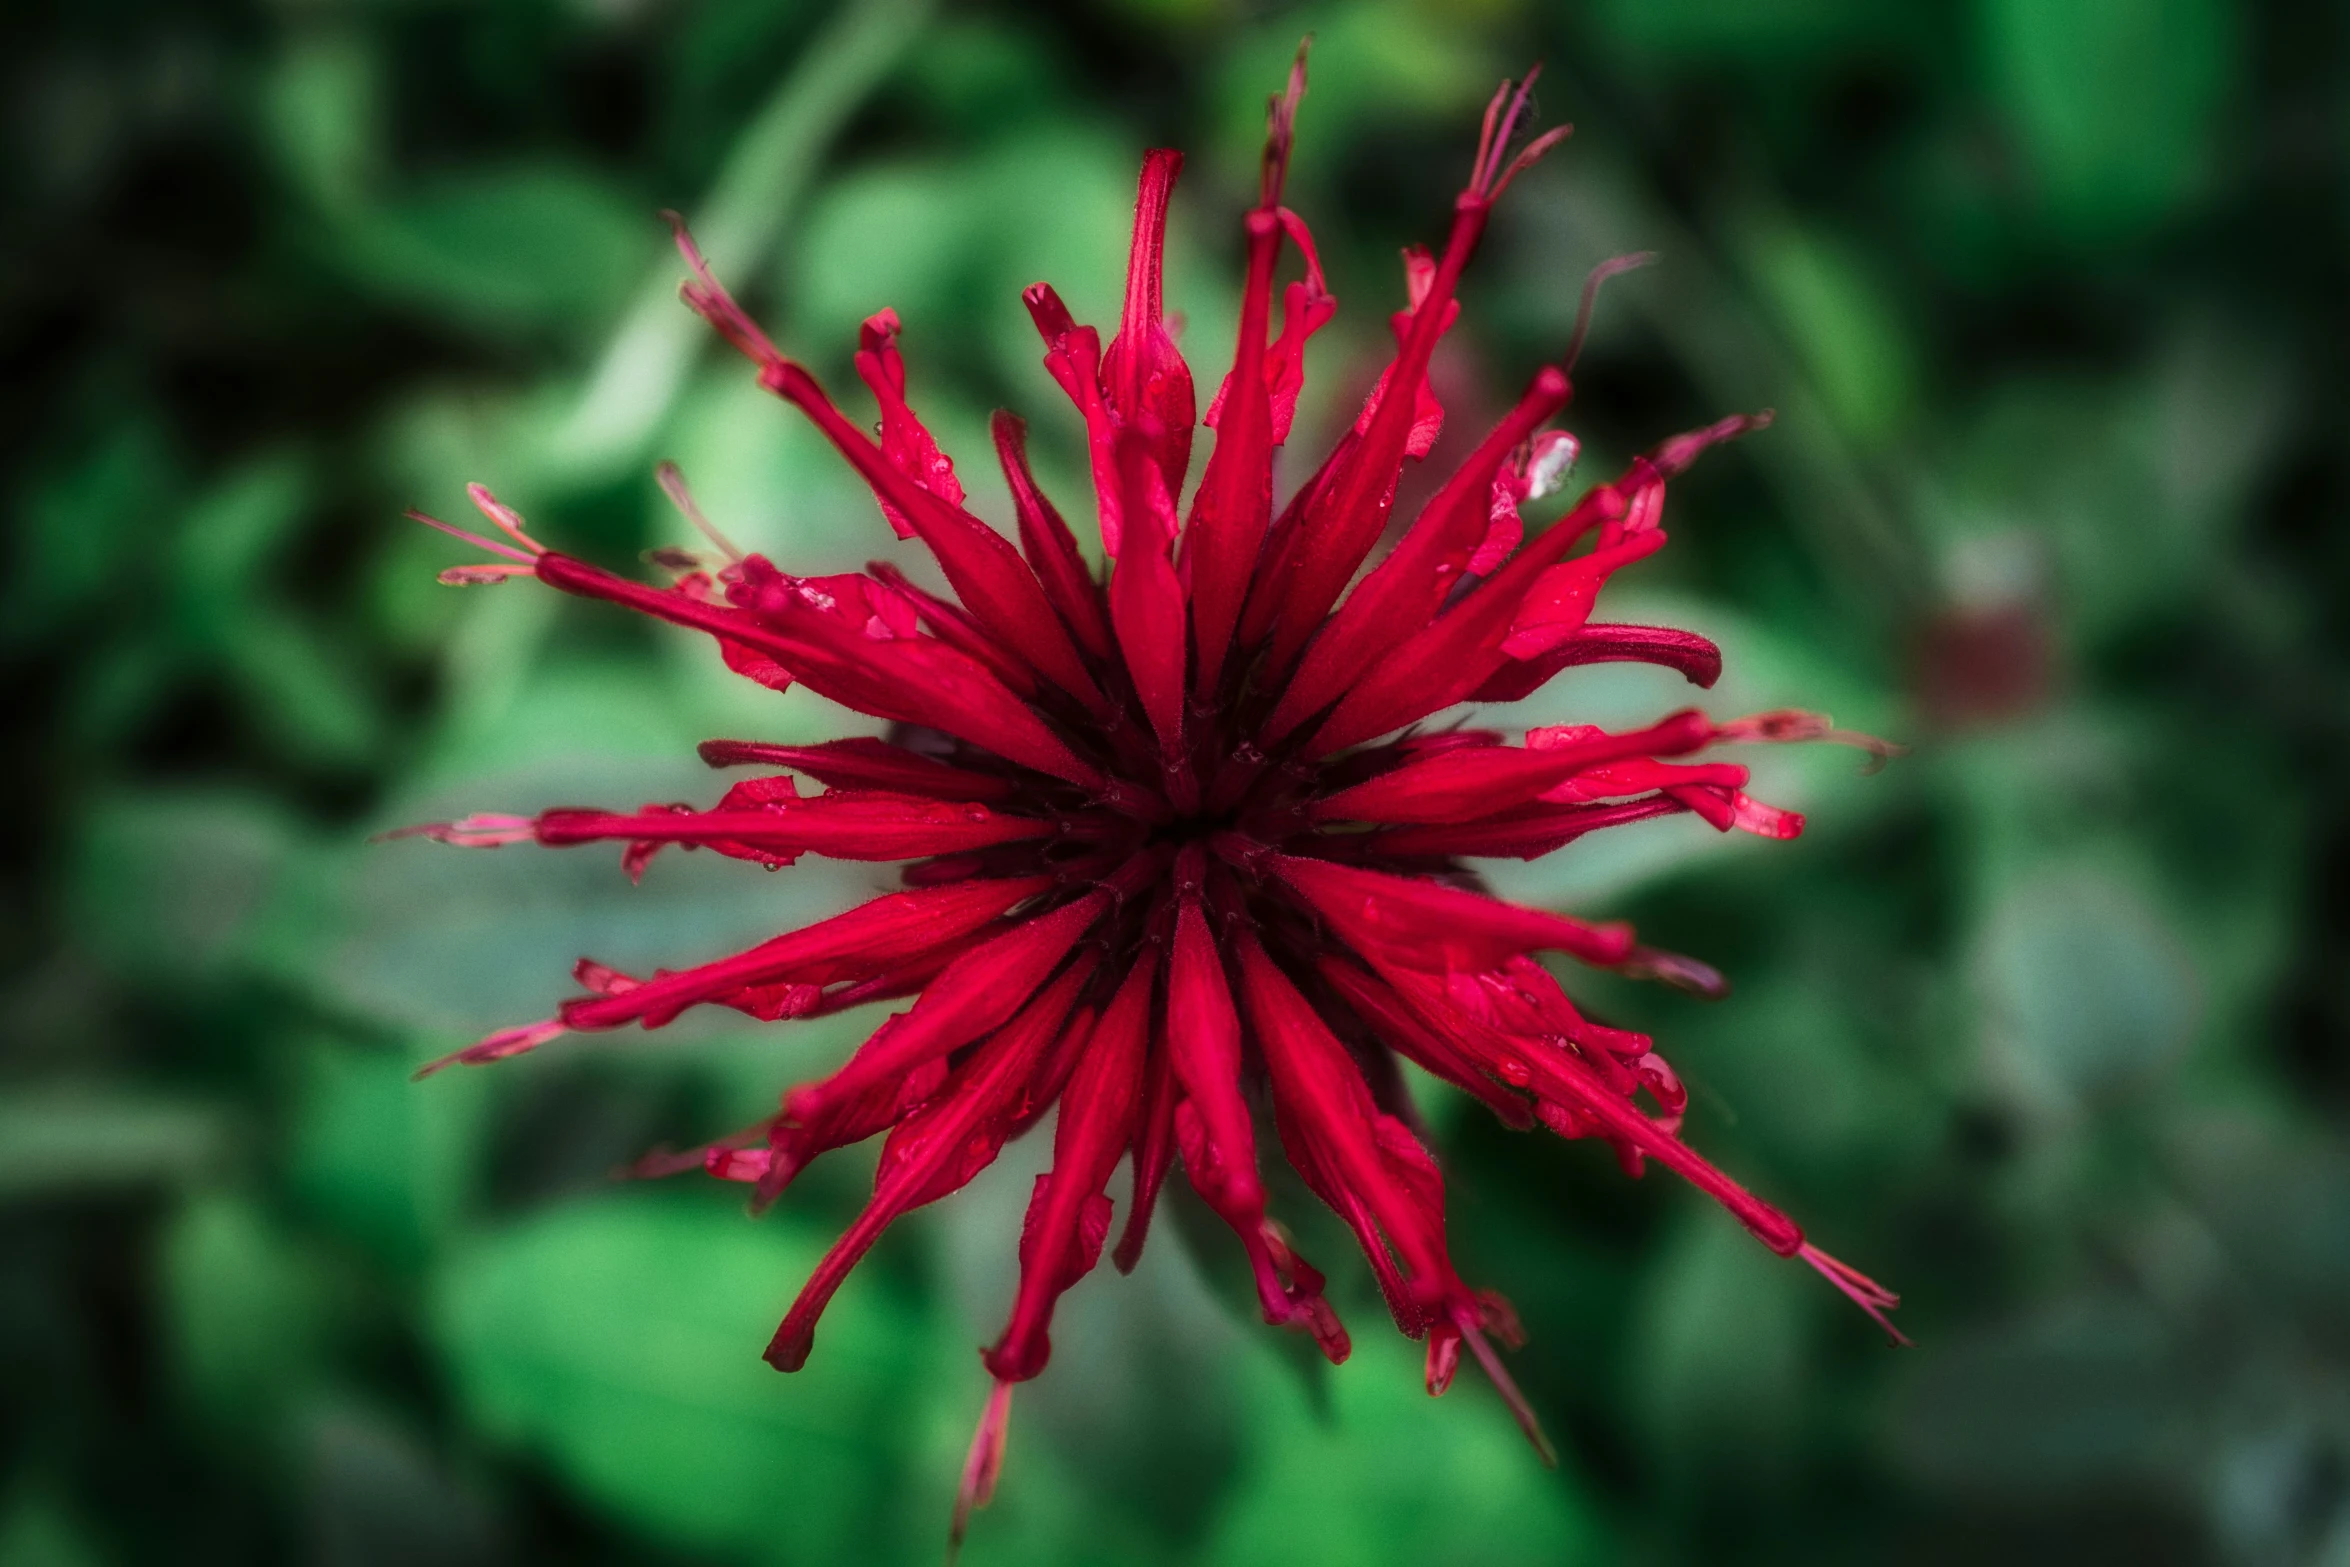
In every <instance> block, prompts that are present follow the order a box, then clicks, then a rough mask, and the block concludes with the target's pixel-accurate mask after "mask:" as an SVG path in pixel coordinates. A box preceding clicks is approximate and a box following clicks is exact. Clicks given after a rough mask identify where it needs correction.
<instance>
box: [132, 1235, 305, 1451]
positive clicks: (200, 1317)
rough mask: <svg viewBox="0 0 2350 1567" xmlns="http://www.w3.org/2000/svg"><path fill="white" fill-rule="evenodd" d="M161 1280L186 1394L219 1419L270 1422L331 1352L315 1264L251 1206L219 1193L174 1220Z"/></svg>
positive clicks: (167, 1237) (165, 1244) (165, 1247)
mask: <svg viewBox="0 0 2350 1567" xmlns="http://www.w3.org/2000/svg"><path fill="white" fill-rule="evenodd" d="M163 1275H164V1291H165V1300H166V1302H167V1304H168V1308H169V1312H170V1317H169V1320H170V1325H171V1343H172V1348H173V1351H174V1361H175V1364H176V1367H177V1370H178V1373H179V1376H180V1379H181V1384H182V1386H183V1387H184V1388H185V1390H186V1391H187V1393H188V1394H189V1396H190V1397H192V1398H193V1399H194V1401H195V1402H196V1404H197V1405H198V1406H199V1407H200V1408H202V1409H203V1410H204V1411H205V1412H206V1413H207V1414H208V1415H209V1416H211V1417H212V1418H214V1419H216V1420H220V1421H223V1422H227V1423H231V1424H237V1425H267V1424H269V1423H272V1422H274V1421H275V1420H276V1419H277V1418H278V1417H279V1416H281V1415H282V1414H283V1413H284V1411H285V1408H286V1406H287V1404H288V1403H289V1401H290V1400H292V1399H293V1398H294V1397H295V1396H296V1395H297V1394H298V1393H299V1392H300V1391H301V1389H302V1388H303V1387H304V1386H305V1385H306V1384H307V1383H308V1381H309V1379H310V1378H311V1377H312V1376H313V1375H314V1374H315V1373H316V1371H317V1369H318V1361H319V1358H320V1356H321V1354H322V1352H323V1351H324V1349H325V1346H326V1339H327V1331H328V1326H329V1323H328V1315H327V1307H328V1304H329V1302H328V1297H327V1292H326V1289H325V1287H324V1281H323V1279H322V1277H321V1276H320V1274H319V1272H318V1269H317V1268H316V1266H315V1265H314V1264H313V1263H312V1261H311V1259H310V1258H308V1257H307V1256H305V1255H304V1254H303V1253H302V1252H301V1250H300V1249H299V1248H298V1247H297V1246H296V1244H295V1243H294V1241H293V1240H292V1239H291V1238H290V1237H289V1236H287V1235H286V1234H285V1233H284V1232H283V1231H282V1230H281V1229H280V1228H279V1227H278V1225H277V1224H276V1223H275V1222H274V1221H273V1220H272V1219H271V1218H270V1217H269V1216H268V1214H266V1213H265V1212H263V1211H262V1210H261V1209H260V1208H259V1207H258V1206H256V1205H255V1204H254V1203H252V1202H251V1201H250V1200H248V1199H245V1198H242V1197H236V1196H229V1195H225V1194H224V1195H213V1196H206V1197H201V1198H198V1199H196V1200H195V1201H193V1202H191V1203H189V1204H188V1205H187V1207H185V1208H184V1209H182V1210H181V1212H180V1214H179V1216H178V1217H177V1218H176V1219H175V1220H174V1221H173V1223H172V1226H171V1228H170V1230H169V1231H168V1232H167V1233H166V1234H165V1236H164V1240H163Z"/></svg>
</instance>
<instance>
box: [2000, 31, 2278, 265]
mask: <svg viewBox="0 0 2350 1567" xmlns="http://www.w3.org/2000/svg"><path fill="white" fill-rule="evenodd" d="M1977 16H1978V18H1979V21H1980V24H1981V30H1982V38H1983V46H1984V50H1985V54H1986V57H1987V60H1988V64H1989V67H1990V77H1991V86H1992V90H1993V91H1994V93H1995V94H1996V95H1997V98H1998V101H1999V104H2000V107H2001V108H2002V109H2003V110H2004V111H2005V114H2006V116H2007V120H2008V123H2009V126H2010V128H2011V129H2012V131H2013V132H2014V135H2015V138H2016V140H2017V142H2018V143H2019V144H2020V146H2021V148H2022V151H2023V153H2024V156H2025V158H2026V159H2027V160H2028V162H2029V163H2030V165H2031V168H2032V171H2033V173H2034V175H2035V176H2036V178H2037V180H2038V184H2039V195H2040V198H2041V202H2042V204H2043V207H2044V210H2045V213H2046V216H2047V218H2048V221H2049V222H2050V223H2051V224H2052V225H2053V226H2054V227H2055V228H2056V229H2057V230H2058V231H2059V232H2061V233H2064V234H2067V235H2069V236H2072V237H2076V238H2080V239H2085V240H2103V239H2112V238H2119V237H2126V236H2127V235H2128V234H2130V233H2132V232H2134V231H2136V230H2139V229H2141V228H2144V227H2146V226H2148V225H2151V224H2153V223H2156V222H2159V221H2160V220H2161V219H2163V218H2164V217H2166V216H2168V215H2169V214H2170V213H2171V212H2173V211H2174V210H2176V209H2177V208H2178V207H2179V206H2180V204H2181V203H2183V202H2184V201H2186V200H2187V199H2188V198H2189V197H2191V196H2192V195H2194V194H2195V192H2196V190H2197V188H2198V186H2199V184H2200V183H2201V181H2202V180H2203V178H2204V177H2205V176H2206V175H2208V174H2209V173H2210V172H2211V166H2212V162H2213V157H2214V152H2215V143H2216V140H2217V137H2218V133H2219V130H2220V117H2221V111H2222V110H2223V109H2224V108H2225V107H2226V104H2227V99H2228V96H2229V93H2230V92H2231V90H2232V89H2233V88H2234V86H2235V77H2236V70H2237V61H2238V59H2239V57H2240V53H2241V49H2240V39H2239V36H2238V27H2239V23H2238V21H2237V12H2236V10H2235V8H2234V7H2232V6H2230V5H2228V4H2226V3H2225V0H1979V3H1978V6H1977Z"/></svg>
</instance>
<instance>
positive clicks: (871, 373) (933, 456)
mask: <svg viewBox="0 0 2350 1567" xmlns="http://www.w3.org/2000/svg"><path fill="white" fill-rule="evenodd" d="M899 330H900V328H899V325H898V313H897V312H896V311H894V310H883V311H881V312H880V313H879V314H877V315H873V316H868V317H867V318H866V320H865V324H864V326H863V327H862V328H860V329H859V331H858V348H857V357H856V365H857V375H858V377H859V378H860V379H862V380H863V381H864V383H865V384H866V385H867V386H869V387H871V388H872V389H873V396H874V399H875V400H876V401H877V402H879V403H880V404H881V454H882V455H883V456H884V457H886V458H888V459H889V461H890V464H891V466H893V467H894V468H896V469H897V470H898V472H900V473H902V474H904V475H905V476H906V477H907V478H909V479H911V480H913V481H914V482H915V483H916V484H918V485H920V486H921V487H922V488H923V489H925V490H928V491H929V492H930V493H931V494H933V495H935V496H937V497H938V498H939V499H940V500H942V501H944V502H946V503H947V504H948V505H949V506H961V505H962V504H963V486H962V484H961V483H960V482H959V481H958V480H957V479H956V478H955V465H954V463H953V461H952V460H951V459H949V458H948V457H947V456H946V454H945V453H943V452H941V451H940V450H939V449H938V442H937V441H935V440H933V439H931V435H930V432H929V431H928V430H926V429H924V428H923V426H922V421H921V420H919V419H917V418H915V417H914V411H913V409H911V408H909V407H907V406H906V361H905V358H904V356H902V355H901V354H899V352H898V344H897V338H898V332H899ZM875 499H877V500H878V501H880V503H881V515H882V516H883V517H885V518H886V519H888V522H889V525H890V527H891V528H892V529H893V530H895V531H896V533H897V536H898V537H899V538H901V539H910V538H912V537H913V536H914V524H913V523H912V522H911V521H909V520H908V519H907V517H906V515H905V513H904V512H901V511H900V510H898V509H897V507H895V506H893V505H891V504H890V501H889V498H888V497H887V496H886V495H880V494H878V493H877V494H876V496H875Z"/></svg>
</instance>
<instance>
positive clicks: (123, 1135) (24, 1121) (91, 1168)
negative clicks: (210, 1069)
mask: <svg viewBox="0 0 2350 1567" xmlns="http://www.w3.org/2000/svg"><path fill="white" fill-rule="evenodd" d="M229 1132H230V1125H229V1122H228V1120H227V1118H226V1117H225V1116H223V1115H222V1114H221V1112H220V1110H219V1108H218V1107H217V1106H214V1105H210V1104H206V1103H203V1102H200V1101H197V1100H191V1099H183V1098H178V1097H172V1096H166V1095H163V1094H159V1093H155V1092H153V1091H151V1090H127V1091H126V1090H114V1089H106V1088H100V1087H96V1086H89V1085H60V1086H57V1087H54V1088H40V1089H36V1088H30V1087H19V1088H16V1089H14V1090H12V1092H11V1093H10V1094H9V1096H8V1099H7V1102H6V1103H4V1104H0V1197H22V1196H27V1195H51V1194H57V1193H89V1192H94V1191H118V1190H122V1189H124V1188H135V1187H142V1186H149V1185H163V1184H177V1183H180V1182H185V1181H188V1180H191V1179H193V1178H195V1177H197V1176H199V1175H201V1174H202V1173H204V1172H205V1171H207V1170H210V1169H212V1168H214V1167H215V1166H216V1165H217V1164H218V1163H219V1162H220V1160H221V1156H222V1155H223V1154H224V1153H226V1152H227V1151H228V1148H229ZM101 1150H102V1152H101Z"/></svg>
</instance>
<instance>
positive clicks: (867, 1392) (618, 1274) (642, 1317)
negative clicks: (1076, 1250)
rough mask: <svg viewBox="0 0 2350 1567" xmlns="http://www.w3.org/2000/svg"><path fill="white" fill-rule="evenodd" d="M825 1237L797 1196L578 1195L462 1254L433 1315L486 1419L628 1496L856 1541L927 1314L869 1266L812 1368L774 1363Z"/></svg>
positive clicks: (798, 1543)
mask: <svg viewBox="0 0 2350 1567" xmlns="http://www.w3.org/2000/svg"><path fill="white" fill-rule="evenodd" d="M823 1244H824V1243H823V1241H822V1240H821V1239H820V1238H819V1237H818V1236H817V1235H816V1234H815V1233H813V1232H812V1231H811V1230H810V1229H809V1228H807V1227H805V1226H804V1225H803V1224H801V1223H800V1222H798V1221H797V1220H795V1219H794V1218H793V1217H792V1216H790V1215H789V1214H781V1215H777V1216H773V1217H770V1218H769V1219H767V1220H765V1221H763V1222H760V1223H753V1222H751V1221H750V1220H748V1219H745V1218H744V1217H742V1216H741V1214H740V1213H739V1212H736V1211H734V1210H732V1209H731V1208H713V1207H707V1206H693V1205H688V1204H685V1203H681V1202H677V1201H661V1200H654V1199H647V1198H644V1197H638V1196H630V1197H625V1198H611V1199H598V1200H595V1201H591V1202H585V1203H578V1204H574V1205H571V1206H568V1207H564V1208H560V1209H555V1210H552V1211H549V1212H546V1213H542V1214H540V1215H538V1216H536V1217H534V1218H532V1219H529V1220H527V1221H526V1222H524V1223H522V1224H520V1225H518V1226H516V1227H514V1228H513V1229H510V1230H506V1231H504V1232H502V1233H499V1234H495V1235H491V1236H486V1237H484V1238H482V1239H481V1240H480V1241H479V1242H478V1243H476V1244H474V1245H473V1246H471V1247H469V1248H467V1249H466V1250H464V1251H462V1252H460V1253H459V1254H458V1255H457V1256H455V1257H454V1258H452V1259H451V1260H450V1262H449V1263H448V1264H447V1266H446V1267H445V1269H444V1270H443V1272H442V1274H441V1277H440V1279H439V1281H438V1285H437V1288H436V1291H435V1304H434V1309H433V1313H432V1326H433V1332H434V1335H435V1337H436V1339H437V1341H438V1342H439V1344H440V1347H441V1351H442V1353H443V1354H444V1356H446V1358H447V1360H448V1362H449V1365H450V1368H451V1370H452V1372H453V1373H454V1375H455V1377H456V1381H457V1386H458V1389H459V1392H460V1394H461V1395H462V1397H463V1399H464V1402H465V1404H466V1406H467V1408H468V1409H469V1410H470V1412H471V1414H472V1417H473V1418H474V1419H475V1420H477V1421H479V1422H480V1423H481V1425H482V1426H483V1427H484V1428H485V1429H486V1430H488V1431H490V1432H491V1433H493V1434H495V1435H496V1436H498V1437H499V1438H501V1439H502V1440H504V1441H507V1442H510V1443H512V1444H514V1445H516V1446H519V1447H523V1448H527V1449H529V1450H532V1451H534V1452H537V1453H539V1454H541V1455H542V1456H544V1457H545V1458H546V1459H547V1461H548V1462H550V1463H551V1464H553V1465H554V1467H555V1469H556V1470H557V1471H558V1472H559V1473H561V1474H562V1475H563V1476H564V1477H565V1478H566V1479H567V1480H569V1481H570V1483H571V1484H572V1485H574V1486H575V1487H577V1488H578V1489H579V1491H580V1492H581V1493H582V1494H583V1495H585V1496H588V1497H590V1498H592V1499H594V1500H595V1501H596V1502H597V1503H599V1504H601V1505H602V1506H603V1507H605V1508H607V1509H609V1510H610V1511H611V1512H612V1513H613V1514H615V1515H617V1516H619V1517H621V1518H624V1519H626V1520H628V1521H629V1522H631V1523H633V1524H635V1525H637V1526H638V1527H641V1528H643V1529H646V1530H648V1531H650V1532H652V1533H655V1534H658V1535H662V1536H664V1537H667V1538H670V1539H674V1540H677V1541H681V1542H684V1543H687V1544H691V1545H696V1546H700V1547H702V1548H705V1549H710V1550H722V1551H731V1552H739V1553H744V1554H747V1555H750V1556H752V1557H754V1558H755V1559H758V1560H762V1561H795V1562H821V1561H846V1560H853V1559H857V1555H858V1551H859V1548H860V1547H861V1546H862V1545H863V1544H864V1543H865V1542H867V1541H869V1540H871V1539H872V1538H874V1537H875V1536H876V1535H877V1534H879V1533H880V1532H881V1531H882V1530H883V1528H884V1527H885V1523H886V1520H885V1519H884V1517H883V1516H882V1513H883V1510H884V1509H883V1504H884V1503H885V1502H886V1500H887V1499H888V1497H889V1495H890V1493H891V1486H892V1482H893V1478H894V1475H895V1472H896V1470H897V1468H898V1466H899V1463H900V1461H901V1454H902V1452H903V1450H904V1448H905V1444H906V1442H907V1439H908V1434H909V1430H908V1428H909V1424H910V1413H909V1411H910V1407H911V1403H912V1398H913V1393H914V1389H913V1388H912V1387H911V1386H910V1385H909V1384H910V1381H911V1378H910V1372H911V1371H912V1369H913V1368H912V1366H911V1365H910V1364H909V1356H908V1354H907V1347H908V1344H909V1342H910V1341H911V1340H912V1339H913V1338H914V1337H915V1336H916V1335H917V1334H918V1333H919V1331H920V1324H919V1323H918V1321H917V1320H916V1319H914V1318H913V1317H912V1315H911V1314H910V1313H909V1312H908V1311H907V1310H906V1308H905V1307H903V1306H902V1305H901V1304H899V1303H898V1302H897V1301H895V1300H893V1299H891V1298H890V1297H888V1296H887V1295H885V1294H884V1293H882V1291H881V1289H880V1287H879V1284H878V1282H877V1281H875V1280H874V1279H872V1278H871V1277H870V1275H869V1274H867V1273H859V1274H857V1275H856V1276H854V1277H852V1278H851V1279H850V1281H849V1283H848V1284H847V1285H846V1286H845V1287H844V1288H843V1289H842V1291H841V1293H840V1295H839V1297H838V1298H837V1299H836V1300H835V1301H834V1302H833V1304H832V1307H831V1309H830V1310H829V1311H827V1312H826V1314H825V1318H824V1327H823V1330H822V1332H821V1333H820V1334H819V1336H818V1339H817V1345H816V1353H815V1356H814V1358H813V1359H811V1360H810V1361H809V1363H808V1367H807V1369H806V1370H804V1371H802V1372H799V1373H797V1374H796V1375H794V1376H792V1377H789V1378H785V1377H781V1376H778V1375H777V1374H776V1373H775V1372H773V1371H772V1370H770V1369H768V1367H767V1366H766V1365H765V1364H763V1363H762V1362H761V1361H760V1359H759V1351H760V1349H761V1348H762V1347H763V1346H764V1345H765V1344H766V1342H767V1338H768V1335H769V1334H770V1333H772V1332H773V1330H774V1327H775V1323H776V1320H777V1317H778V1316H779V1314H780V1313H781V1311H782V1309H783V1307H784V1305H785V1304H786V1303H788V1302H789V1301H790V1299H791V1297H792V1295H793V1293H794V1292H795V1291H796V1290H797V1289H798V1287H799V1285H800V1282H801V1280H802V1279H804V1278H805V1277H806V1275H807V1273H808V1270H809V1269H810V1268H811V1267H812V1266H813V1265H814V1263H815V1261H816V1260H817V1258H818V1256H819V1255H820V1254H821V1252H822V1250H823Z"/></svg>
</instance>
